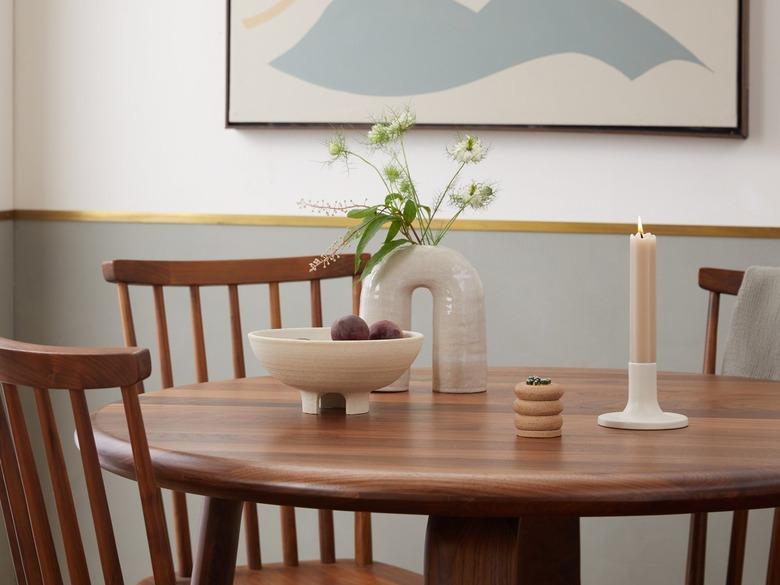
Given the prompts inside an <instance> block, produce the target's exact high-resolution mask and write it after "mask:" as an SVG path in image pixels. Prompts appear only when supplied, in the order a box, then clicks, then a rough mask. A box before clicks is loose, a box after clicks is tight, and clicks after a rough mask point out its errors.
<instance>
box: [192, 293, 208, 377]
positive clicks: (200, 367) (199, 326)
mask: <svg viewBox="0 0 780 585" xmlns="http://www.w3.org/2000/svg"><path fill="white" fill-rule="evenodd" d="M190 309H191V311H192V338H193V343H194V349H195V370H196V372H197V376H198V383H202V382H208V379H209V370H208V365H207V363H206V336H205V335H204V333H203V311H202V309H201V305H200V287H199V286H191V287H190Z"/></svg>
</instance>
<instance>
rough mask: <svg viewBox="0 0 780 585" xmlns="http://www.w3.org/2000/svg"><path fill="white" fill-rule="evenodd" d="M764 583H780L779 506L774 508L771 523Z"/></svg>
mask: <svg viewBox="0 0 780 585" xmlns="http://www.w3.org/2000/svg"><path fill="white" fill-rule="evenodd" d="M766 585H780V508H775V519H774V522H773V523H772V540H771V544H770V546H769V566H768V567H767V571H766Z"/></svg>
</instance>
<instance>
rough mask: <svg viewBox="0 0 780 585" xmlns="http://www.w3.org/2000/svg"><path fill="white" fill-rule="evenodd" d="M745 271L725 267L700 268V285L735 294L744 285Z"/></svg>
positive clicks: (712, 290) (723, 292)
mask: <svg viewBox="0 0 780 585" xmlns="http://www.w3.org/2000/svg"><path fill="white" fill-rule="evenodd" d="M744 276H745V273H744V272H743V271H742V270H727V269H724V268H700V269H699V286H700V287H701V288H703V289H704V290H708V291H710V292H715V293H721V294H727V295H735V294H737V293H738V292H739V287H740V286H742V279H743V277H744Z"/></svg>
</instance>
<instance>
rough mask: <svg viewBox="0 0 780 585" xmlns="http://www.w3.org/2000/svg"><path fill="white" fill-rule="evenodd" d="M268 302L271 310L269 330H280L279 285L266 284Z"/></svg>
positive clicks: (275, 283)
mask: <svg viewBox="0 0 780 585" xmlns="http://www.w3.org/2000/svg"><path fill="white" fill-rule="evenodd" d="M268 301H269V304H270V310H271V329H281V328H282V301H281V299H280V298H279V283H278V282H271V283H269V284H268Z"/></svg>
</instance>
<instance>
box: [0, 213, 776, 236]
mask: <svg viewBox="0 0 780 585" xmlns="http://www.w3.org/2000/svg"><path fill="white" fill-rule="evenodd" d="M0 219H18V220H28V221H84V222H102V223H156V224H189V225H198V224H199V225H245V226H267V227H348V226H350V225H353V224H354V220H351V219H347V218H345V217H323V216H306V215H239V214H214V213H145V212H135V211H129V212H125V211H64V210H49V209H16V210H13V211H5V212H2V211H0ZM434 227H441V223H438V222H434ZM647 227H648V228H649V231H652V232H653V233H655V234H658V235H662V236H693V237H720V238H769V239H780V227H759V226H728V225H684V224H665V225H657V224H651V225H648V226H647ZM452 229H453V230H456V231H471V232H535V233H558V234H623V235H626V234H630V233H632V232H634V231H635V230H636V226H635V225H633V224H630V223H596V222H569V221H515V220H498V219H460V220H458V221H456V222H455V225H454V226H453V228H452Z"/></svg>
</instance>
